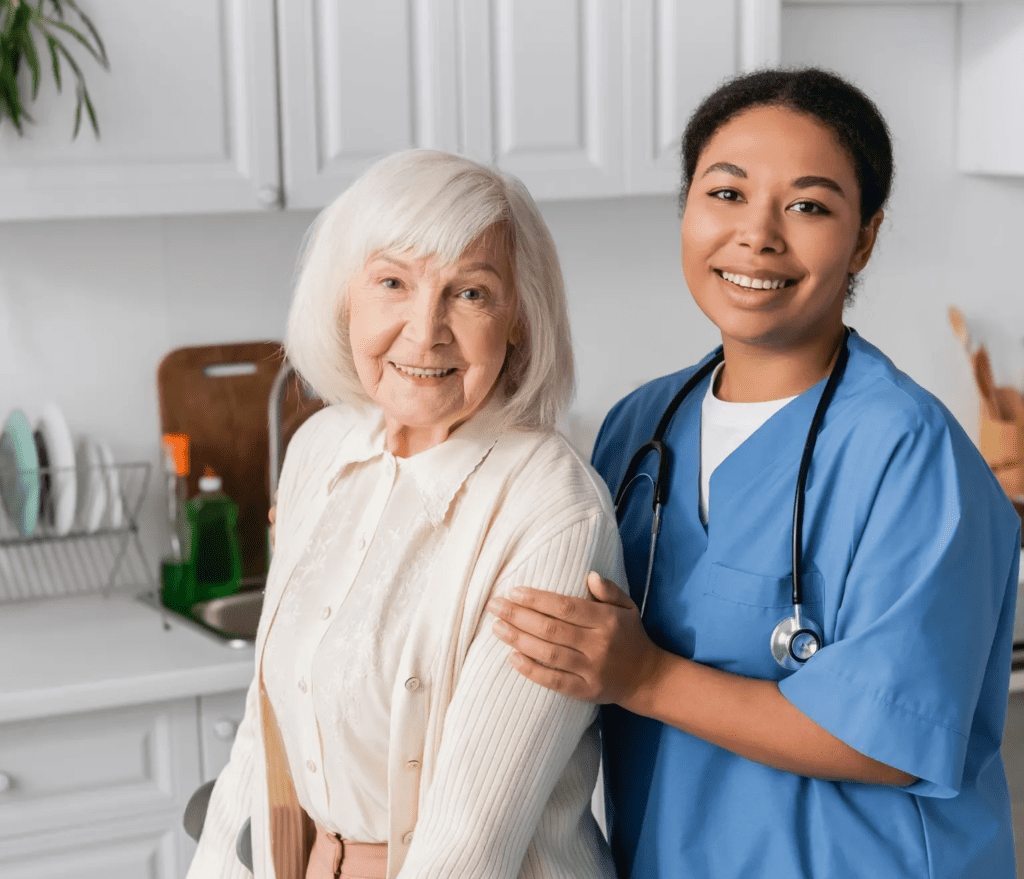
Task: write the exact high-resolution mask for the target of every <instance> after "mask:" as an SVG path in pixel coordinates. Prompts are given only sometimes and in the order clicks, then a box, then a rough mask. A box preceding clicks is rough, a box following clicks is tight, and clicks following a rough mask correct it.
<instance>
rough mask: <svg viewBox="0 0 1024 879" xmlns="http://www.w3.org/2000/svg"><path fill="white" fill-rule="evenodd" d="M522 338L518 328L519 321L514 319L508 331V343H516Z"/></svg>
mask: <svg viewBox="0 0 1024 879" xmlns="http://www.w3.org/2000/svg"><path fill="white" fill-rule="evenodd" d="M522 339H523V332H522V330H520V329H519V321H518V320H515V321H513V322H512V327H511V329H509V331H508V343H509V344H510V345H518V344H519V343H520V342H521V341H522Z"/></svg>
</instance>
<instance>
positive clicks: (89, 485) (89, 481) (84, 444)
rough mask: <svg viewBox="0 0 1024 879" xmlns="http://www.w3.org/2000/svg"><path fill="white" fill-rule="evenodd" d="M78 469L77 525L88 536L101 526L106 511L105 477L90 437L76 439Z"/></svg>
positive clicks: (98, 451)
mask: <svg viewBox="0 0 1024 879" xmlns="http://www.w3.org/2000/svg"><path fill="white" fill-rule="evenodd" d="M75 462H76V465H77V468H78V524H79V527H81V528H83V529H84V530H86V531H88V532H89V533H90V534H91V533H92V532H94V531H96V530H97V529H99V527H100V525H101V524H103V514H104V513H105V512H106V509H107V476H106V472H105V470H104V467H103V458H102V457H101V455H100V447H99V445H97V443H96V441H95V440H94V439H92V437H88V436H82V437H79V438H78V446H77V448H76V449H75Z"/></svg>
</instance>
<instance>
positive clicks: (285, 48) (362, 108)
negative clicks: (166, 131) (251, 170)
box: [278, 0, 459, 208]
mask: <svg viewBox="0 0 1024 879" xmlns="http://www.w3.org/2000/svg"><path fill="white" fill-rule="evenodd" d="M453 3H454V0H427V2H422V0H420V2H412V0H374V2H372V3H363V2H340V0H286V2H280V3H278V28H279V30H278V37H279V46H280V56H279V61H280V70H281V131H282V142H283V148H284V161H283V167H284V175H283V176H284V185H285V200H286V205H287V206H288V207H296V208H318V207H322V206H323V205H326V204H328V203H329V202H330V201H332V200H333V199H334V197H335V196H336V195H338V194H339V193H340V192H341V191H342V190H343V189H344V188H345V187H346V186H347V185H348V184H349V183H351V182H352V180H353V179H354V178H355V177H356V176H357V175H358V174H359V172H360V171H362V170H363V169H364V168H365V167H366V166H367V165H369V164H370V163H371V162H372V161H373V160H374V159H375V158H378V157H380V156H381V155H383V154H385V153H390V152H394V151H396V150H402V149H410V148H412V147H431V148H434V149H442V150H448V151H459V140H458V115H457V111H458V108H457V104H456V100H455V95H456V47H455V11H454V6H453Z"/></svg>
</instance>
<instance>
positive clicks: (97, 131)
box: [82, 82, 100, 137]
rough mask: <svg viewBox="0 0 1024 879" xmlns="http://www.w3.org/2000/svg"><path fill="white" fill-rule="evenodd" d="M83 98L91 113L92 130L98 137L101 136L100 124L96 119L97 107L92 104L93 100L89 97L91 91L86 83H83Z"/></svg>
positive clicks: (88, 111) (87, 109)
mask: <svg viewBox="0 0 1024 879" xmlns="http://www.w3.org/2000/svg"><path fill="white" fill-rule="evenodd" d="M82 98H83V99H84V100H85V109H86V112H87V113H88V114H89V122H91V123H92V131H93V134H95V135H96V137H99V136H100V124H99V122H97V121H96V109H95V107H93V105H92V101H91V100H90V98H89V91H88V90H87V89H86V87H85V83H84V82H83V83H82Z"/></svg>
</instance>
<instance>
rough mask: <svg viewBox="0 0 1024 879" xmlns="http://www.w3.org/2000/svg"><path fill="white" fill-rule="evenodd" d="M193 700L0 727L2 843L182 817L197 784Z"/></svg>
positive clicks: (0, 830)
mask: <svg viewBox="0 0 1024 879" xmlns="http://www.w3.org/2000/svg"><path fill="white" fill-rule="evenodd" d="M196 726H197V722H196V707H195V700H194V699H182V700H177V701H174V702H166V703H155V704H152V705H138V706H130V707H125V708H116V709H109V710H104V711H93V712H86V713H83V714H73V715H65V716H61V717H50V718H43V719H39V720H24V721H16V722H12V723H5V724H2V725H0V840H5V839H8V838H11V837H14V836H17V835H21V834H29V833H39V832H42V831H45V830H53V829H54V828H61V829H64V830H66V829H69V828H71V827H75V826H80V825H83V824H89V823H93V822H97V821H105V820H110V821H113V822H117V821H120V820H122V819H124V818H126V817H128V816H132V815H142V814H154V813H173V814H175V815H177V816H179V820H180V816H181V814H182V812H183V810H184V808H185V803H186V802H187V801H188V798H189V797H190V796H191V795H192V792H193V791H194V790H195V789H196V788H197V787H198V786H199V742H198V740H197V736H196Z"/></svg>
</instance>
